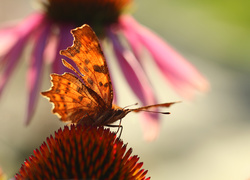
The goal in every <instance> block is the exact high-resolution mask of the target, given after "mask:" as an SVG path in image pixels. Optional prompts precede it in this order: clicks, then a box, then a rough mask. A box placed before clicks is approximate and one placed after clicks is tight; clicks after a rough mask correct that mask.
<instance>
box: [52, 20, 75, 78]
mask: <svg viewBox="0 0 250 180" xmlns="http://www.w3.org/2000/svg"><path fill="white" fill-rule="evenodd" d="M73 28H75V27H74V26H73V25H72V24H61V25H60V26H59V34H58V42H57V47H56V54H55V57H54V60H53V64H52V71H53V73H58V74H62V73H64V72H66V71H68V69H67V68H66V67H65V66H64V65H63V64H62V59H63V58H64V59H66V60H67V61H71V59H68V58H67V57H65V56H62V55H60V54H59V52H60V50H63V49H66V48H67V47H69V46H71V45H72V42H73V37H72V34H71V33H70V31H71V29H73Z"/></svg>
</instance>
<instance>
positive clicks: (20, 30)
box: [0, 14, 44, 96]
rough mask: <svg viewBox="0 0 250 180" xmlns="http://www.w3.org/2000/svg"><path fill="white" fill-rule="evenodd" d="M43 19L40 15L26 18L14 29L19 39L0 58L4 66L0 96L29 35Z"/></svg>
mask: <svg viewBox="0 0 250 180" xmlns="http://www.w3.org/2000/svg"><path fill="white" fill-rule="evenodd" d="M43 18H44V17H43V16H42V15H41V14H34V15H32V16H30V17H29V18H27V19H26V20H25V21H24V22H23V24H22V25H19V26H17V28H16V29H15V33H16V34H18V37H19V39H18V40H17V42H16V43H15V44H13V46H12V47H11V49H10V50H9V51H8V52H6V54H5V55H4V56H3V57H2V61H3V62H5V64H4V66H3V71H2V73H1V75H0V96H1V93H2V92H3V89H4V87H5V86H6V83H7V81H8V80H9V78H10V76H11V74H12V72H13V70H14V69H15V67H16V65H17V64H18V61H19V59H20V56H21V53H22V51H23V48H24V47H25V44H26V42H27V41H28V39H29V37H30V36H31V34H32V33H33V32H35V31H36V29H37V28H38V26H39V25H41V24H42V21H43Z"/></svg>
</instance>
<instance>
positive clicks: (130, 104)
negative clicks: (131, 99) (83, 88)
mask: <svg viewBox="0 0 250 180" xmlns="http://www.w3.org/2000/svg"><path fill="white" fill-rule="evenodd" d="M136 105H138V103H134V104H130V105H127V106H125V107H124V108H122V109H125V108H128V107H130V106H136Z"/></svg>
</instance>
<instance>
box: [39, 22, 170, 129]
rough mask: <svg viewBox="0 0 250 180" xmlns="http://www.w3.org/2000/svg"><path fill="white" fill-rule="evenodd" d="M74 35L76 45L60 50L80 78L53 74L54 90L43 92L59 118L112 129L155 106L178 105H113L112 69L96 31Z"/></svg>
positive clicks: (81, 30) (83, 28)
mask: <svg viewBox="0 0 250 180" xmlns="http://www.w3.org/2000/svg"><path fill="white" fill-rule="evenodd" d="M71 33H72V34H73V37H74V42H73V45H72V46H71V47H68V48H67V49H66V50H62V51H60V54H61V55H64V56H66V57H68V58H70V59H71V60H73V62H74V63H75V65H76V67H77V68H74V67H73V66H72V65H71V64H70V63H69V62H67V61H66V60H64V59H63V60H62V62H63V65H64V66H65V67H67V68H68V69H71V70H72V71H74V72H75V73H76V74H77V76H78V77H77V76H76V75H73V74H71V73H68V72H65V73H64V74H62V75H59V74H51V82H52V87H51V88H50V90H48V91H46V92H42V93H41V94H42V95H43V96H46V97H48V98H49V100H50V102H52V104H53V105H54V107H53V113H55V114H57V115H59V117H60V119H61V120H62V121H64V122H71V123H76V124H84V125H93V126H109V125H110V124H112V123H113V122H116V121H118V120H121V119H122V118H123V117H124V116H126V115H127V114H128V113H130V112H140V111H147V110H148V109H149V108H153V107H169V106H170V105H172V104H174V103H175V102H170V103H163V104H155V105H149V106H144V107H139V108H134V109H129V108H121V107H119V106H117V105H115V104H113V103H112V101H113V88H112V83H111V80H110V75H109V70H108V67H107V64H106V60H105V58H104V55H103V52H102V49H101V47H100V43H99V40H98V38H97V36H96V34H95V32H94V31H93V30H92V29H91V28H90V26H88V25H86V24H85V25H83V26H81V27H79V28H76V29H74V30H72V31H71ZM165 114H169V112H166V113H165ZM120 122H121V121H120ZM110 126H112V125H110ZM117 127H118V126H117ZM119 127H120V125H119Z"/></svg>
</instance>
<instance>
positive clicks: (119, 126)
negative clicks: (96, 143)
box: [106, 119, 123, 139]
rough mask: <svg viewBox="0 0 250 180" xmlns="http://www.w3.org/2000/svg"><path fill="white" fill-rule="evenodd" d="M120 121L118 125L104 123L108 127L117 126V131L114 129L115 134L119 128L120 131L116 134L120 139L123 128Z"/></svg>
mask: <svg viewBox="0 0 250 180" xmlns="http://www.w3.org/2000/svg"><path fill="white" fill-rule="evenodd" d="M121 122H122V119H120V122H119V125H110V124H109V125H106V126H108V127H117V128H118V129H117V131H116V134H117V133H118V132H119V130H120V128H121V131H120V134H119V136H118V139H120V137H121V135H122V130H123V126H122V125H121Z"/></svg>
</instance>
